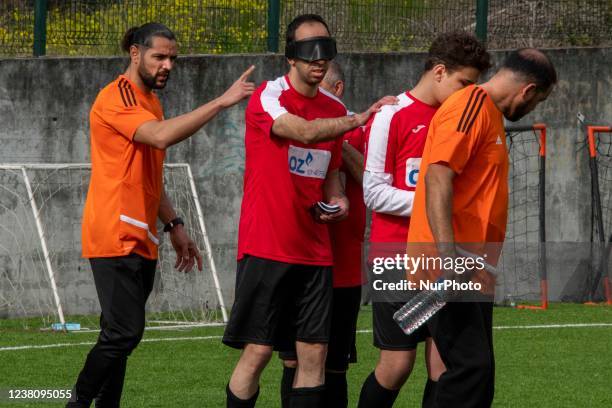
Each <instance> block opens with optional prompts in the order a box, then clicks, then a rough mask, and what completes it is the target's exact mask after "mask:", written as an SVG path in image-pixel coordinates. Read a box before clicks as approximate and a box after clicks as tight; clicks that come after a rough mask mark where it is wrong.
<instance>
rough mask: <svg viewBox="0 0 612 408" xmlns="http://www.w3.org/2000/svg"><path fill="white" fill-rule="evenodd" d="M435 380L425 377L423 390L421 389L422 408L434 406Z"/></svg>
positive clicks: (436, 383)
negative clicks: (425, 382)
mask: <svg viewBox="0 0 612 408" xmlns="http://www.w3.org/2000/svg"><path fill="white" fill-rule="evenodd" d="M437 385H438V382H437V381H434V380H432V379H430V378H428V379H427V384H425V390H424V391H423V401H422V403H421V405H422V407H423V408H432V407H435V406H436V386H437Z"/></svg>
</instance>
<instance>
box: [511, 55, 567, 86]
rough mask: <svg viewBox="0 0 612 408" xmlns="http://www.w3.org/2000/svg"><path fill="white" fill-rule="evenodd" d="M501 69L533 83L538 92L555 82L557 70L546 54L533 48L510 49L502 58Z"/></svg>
mask: <svg viewBox="0 0 612 408" xmlns="http://www.w3.org/2000/svg"><path fill="white" fill-rule="evenodd" d="M501 69H507V70H509V71H512V72H514V73H515V74H518V75H519V76H521V77H522V78H523V79H524V80H525V81H528V82H533V83H535V84H536V90H537V91H539V92H545V91H547V90H548V89H549V88H550V87H551V86H553V85H554V84H556V83H557V71H556V70H555V67H554V66H553V64H552V62H551V61H550V59H548V57H547V56H546V54H544V53H543V52H542V51H540V50H537V49H535V48H521V49H520V50H516V51H512V52H511V53H510V54H508V56H507V57H506V59H505V60H504V62H503V64H502V66H501Z"/></svg>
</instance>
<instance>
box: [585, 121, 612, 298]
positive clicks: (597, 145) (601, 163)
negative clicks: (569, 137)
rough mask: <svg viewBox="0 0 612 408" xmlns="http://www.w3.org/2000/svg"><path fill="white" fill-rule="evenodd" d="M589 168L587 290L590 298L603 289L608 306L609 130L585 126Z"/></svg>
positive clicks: (611, 232)
mask: <svg viewBox="0 0 612 408" xmlns="http://www.w3.org/2000/svg"><path fill="white" fill-rule="evenodd" d="M587 142H588V145H589V167H590V170H591V214H592V217H591V221H592V223H591V226H592V228H591V241H592V242H597V245H593V247H594V250H595V256H594V257H593V260H594V263H593V267H594V270H596V271H597V272H598V273H597V277H598V279H596V280H595V282H593V285H592V287H591V288H590V296H589V297H590V298H592V299H593V298H595V297H596V295H595V293H596V292H597V289H598V288H599V287H600V285H603V291H604V297H605V301H606V303H607V304H608V305H612V290H611V288H610V278H609V268H610V265H609V261H610V253H611V252H612V189H611V188H610V186H612V127H611V126H587Z"/></svg>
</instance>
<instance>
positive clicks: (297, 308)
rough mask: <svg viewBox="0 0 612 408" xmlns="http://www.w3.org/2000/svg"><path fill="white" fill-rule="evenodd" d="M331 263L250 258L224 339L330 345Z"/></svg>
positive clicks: (239, 277) (241, 265) (235, 343)
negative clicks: (319, 264) (316, 264)
mask: <svg viewBox="0 0 612 408" xmlns="http://www.w3.org/2000/svg"><path fill="white" fill-rule="evenodd" d="M331 308H332V268H331V266H315V265H295V264H288V263H285V262H278V261H272V260H269V259H262V258H258V257H255V256H245V257H244V258H242V259H241V260H240V261H239V262H238V271H237V273H236V295H235V300H234V306H233V307H232V311H231V313H230V318H229V322H228V323H227V326H226V328H225V333H224V335H223V343H225V344H226V345H228V346H230V347H234V348H239V349H240V348H244V345H245V344H263V345H269V346H273V347H274V350H279V351H281V350H291V349H293V348H295V340H299V341H303V342H306V343H327V342H328V341H329V330H330V324H331Z"/></svg>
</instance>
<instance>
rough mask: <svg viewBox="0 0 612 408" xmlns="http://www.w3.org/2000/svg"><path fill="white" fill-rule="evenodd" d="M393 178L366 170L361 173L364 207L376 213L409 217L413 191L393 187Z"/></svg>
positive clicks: (389, 175)
mask: <svg viewBox="0 0 612 408" xmlns="http://www.w3.org/2000/svg"><path fill="white" fill-rule="evenodd" d="M392 184H393V176H392V175H391V174H389V173H378V172H371V171H368V170H366V171H365V172H364V173H363V200H364V202H365V205H366V207H368V208H369V209H371V210H372V211H376V212H378V213H383V214H390V215H397V216H399V217H410V215H412V205H413V203H414V191H408V190H402V189H400V188H396V187H393V185H392Z"/></svg>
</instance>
